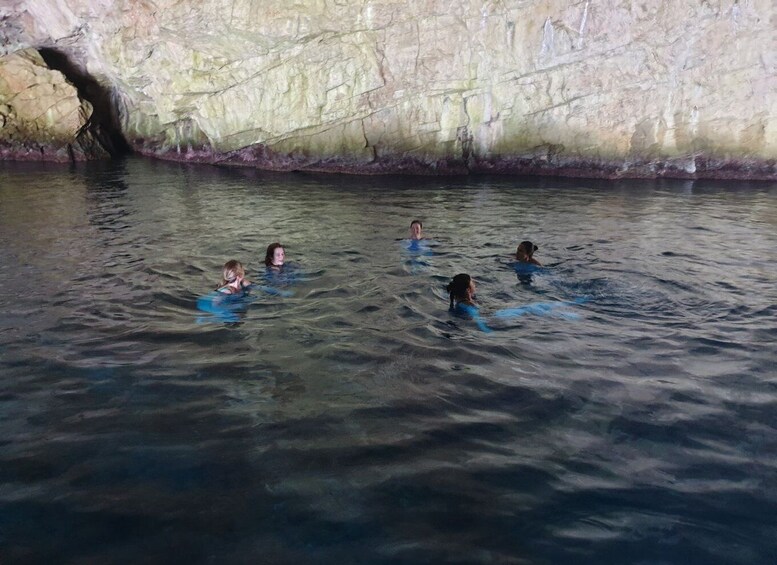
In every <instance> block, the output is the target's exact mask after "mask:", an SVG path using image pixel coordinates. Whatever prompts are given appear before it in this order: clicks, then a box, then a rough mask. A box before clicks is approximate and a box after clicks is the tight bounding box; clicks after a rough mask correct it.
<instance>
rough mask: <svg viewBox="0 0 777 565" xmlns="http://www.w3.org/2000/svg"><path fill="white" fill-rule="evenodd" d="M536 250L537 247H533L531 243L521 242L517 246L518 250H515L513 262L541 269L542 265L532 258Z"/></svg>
mask: <svg viewBox="0 0 777 565" xmlns="http://www.w3.org/2000/svg"><path fill="white" fill-rule="evenodd" d="M538 249H539V247H537V246H536V245H534V244H533V243H532V242H531V241H522V242H521V243H520V244H519V245H518V249H516V250H515V260H516V261H518V262H519V263H528V264H530V265H536V266H537V267H542V263H540V262H539V261H537V260H536V259H535V258H534V257H533V255H534V252H535V251H537V250H538Z"/></svg>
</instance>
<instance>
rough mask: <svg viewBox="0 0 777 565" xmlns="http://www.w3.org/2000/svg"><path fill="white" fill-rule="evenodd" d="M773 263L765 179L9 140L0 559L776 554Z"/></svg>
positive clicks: (2, 237)
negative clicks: (85, 157) (120, 154)
mask: <svg viewBox="0 0 777 565" xmlns="http://www.w3.org/2000/svg"><path fill="white" fill-rule="evenodd" d="M415 218H420V219H422V221H423V222H424V233H425V235H427V237H428V238H429V239H430V240H431V241H433V245H432V246H429V247H428V249H425V250H424V251H423V252H419V251H418V250H415V251H414V250H412V249H408V248H407V246H404V245H403V243H402V242H401V241H399V240H402V239H403V238H406V237H407V230H408V226H409V224H410V220H412V219H415ZM524 239H530V240H532V241H534V242H535V243H537V244H538V245H539V251H538V252H537V254H536V257H537V258H538V259H539V260H540V261H541V262H542V263H543V265H544V267H543V268H541V269H531V270H526V269H520V268H519V269H516V268H514V265H513V257H512V254H513V253H514V251H515V247H516V246H517V244H518V243H519V242H520V241H522V240H524ZM274 241H281V242H282V243H283V244H284V245H285V246H286V254H287V259H288V260H289V261H291V262H292V263H294V264H296V266H297V269H298V276H294V277H293V278H291V279H289V280H283V281H280V282H279V281H271V283H272V284H271V283H268V281H267V280H264V279H263V278H262V277H260V276H259V274H260V273H262V272H263V265H262V260H263V258H264V251H265V249H266V247H267V245H268V244H269V243H271V242H274ZM228 259H238V260H240V261H242V262H243V263H244V264H245V265H246V267H247V268H248V272H249V278H251V279H252V280H254V282H257V284H259V285H265V286H267V287H272V288H278V289H281V290H284V291H285V292H284V293H281V292H279V293H272V292H262V291H261V289H258V290H259V291H258V292H252V295H251V299H250V300H247V301H244V302H241V303H240V304H239V307H236V308H234V309H231V310H229V312H228V314H229V315H228V316H227V317H228V318H229V319H227V320H219V319H218V316H219V313H215V314H214V313H213V312H207V311H203V310H202V309H200V308H198V301H200V304H202V302H201V298H202V297H205V296H207V295H208V293H209V292H211V291H212V290H213V288H215V286H216V284H218V282H219V279H220V274H221V267H222V265H223V264H224V262H225V261H227V260H228ZM459 272H467V273H470V274H471V275H472V276H473V277H474V278H475V279H476V281H477V294H478V303H479V311H480V315H481V316H482V317H483V319H484V320H486V322H487V323H488V326H489V328H491V329H493V330H494V331H490V332H484V331H481V329H480V328H479V327H478V325H477V324H476V323H475V322H474V321H473V320H468V319H466V318H461V317H457V316H455V315H452V314H451V313H450V312H449V311H448V297H447V295H446V293H445V290H444V287H445V285H446V284H447V283H448V281H449V280H450V278H451V277H452V276H453V275H455V274H456V273H459ZM276 283H278V284H277V285H276ZM776 283H777V185H775V184H774V183H743V182H734V181H726V182H712V181H697V182H691V181H684V182H680V181H660V182H652V181H650V182H648V181H623V182H616V183H613V182H601V181H588V180H581V179H575V180H560V179H549V178H548V179H530V178H513V177H474V178H414V177H404V178H392V177H343V176H335V175H332V176H325V175H310V174H287V175H278V174H269V173H260V172H256V171H251V170H242V169H238V170H235V169H219V168H215V167H197V166H182V165H176V164H169V163H162V162H154V161H144V160H141V159H128V160H126V161H122V162H117V163H111V164H88V165H78V166H73V167H69V166H55V165H37V164H36V165H29V164H13V163H0V562H2V563H141V562H142V563H177V562H187V563H448V562H450V563H640V564H643V563H661V564H664V563H713V564H714V563H721V564H722V563H727V564H728V563H742V564H745V563H747V564H751V563H775V562H777V370H776V369H775V363H776V362H777V353H776V351H777V348H775V346H774V343H775V341H776V340H777V284H776ZM500 312H501V314H500ZM203 316H205V317H210V319H209V320H208V322H207V323H201V322H202V317H203ZM213 318H215V319H213Z"/></svg>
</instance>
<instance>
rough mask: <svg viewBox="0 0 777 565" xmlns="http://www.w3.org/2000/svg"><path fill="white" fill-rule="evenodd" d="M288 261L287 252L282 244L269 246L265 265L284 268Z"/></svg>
mask: <svg viewBox="0 0 777 565" xmlns="http://www.w3.org/2000/svg"><path fill="white" fill-rule="evenodd" d="M285 260H286V251H285V250H284V249H283V245H281V244H280V243H278V242H276V243H271V244H270V245H268V246H267V254H266V255H265V256H264V264H265V265H266V266H267V267H282V266H283V262H284V261H285Z"/></svg>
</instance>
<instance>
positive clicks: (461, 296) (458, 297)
mask: <svg viewBox="0 0 777 565" xmlns="http://www.w3.org/2000/svg"><path fill="white" fill-rule="evenodd" d="M445 290H447V291H448V294H449V295H450V297H451V308H453V305H454V304H456V303H459V302H472V300H473V298H474V296H475V280H474V279H473V278H472V277H471V276H469V275H468V274H467V273H459V274H458V275H456V276H455V277H453V279H452V280H451V282H450V283H448V286H447V287H445Z"/></svg>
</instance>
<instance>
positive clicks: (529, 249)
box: [515, 241, 539, 258]
mask: <svg viewBox="0 0 777 565" xmlns="http://www.w3.org/2000/svg"><path fill="white" fill-rule="evenodd" d="M521 247H523V248H524V250H525V251H526V255H528V256H529V257H530V258H531V256H532V255H534V252H535V251H537V250H538V249H539V247H537V246H536V245H534V244H533V243H532V242H531V241H522V242H521V243H519V244H518V248H517V249H516V250H515V254H516V255H518V249H520V248H521Z"/></svg>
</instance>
